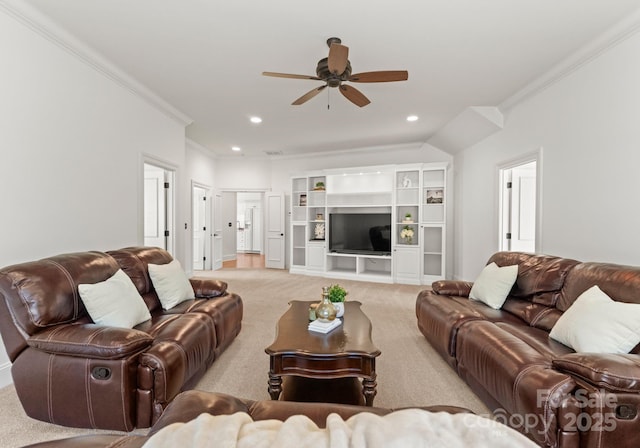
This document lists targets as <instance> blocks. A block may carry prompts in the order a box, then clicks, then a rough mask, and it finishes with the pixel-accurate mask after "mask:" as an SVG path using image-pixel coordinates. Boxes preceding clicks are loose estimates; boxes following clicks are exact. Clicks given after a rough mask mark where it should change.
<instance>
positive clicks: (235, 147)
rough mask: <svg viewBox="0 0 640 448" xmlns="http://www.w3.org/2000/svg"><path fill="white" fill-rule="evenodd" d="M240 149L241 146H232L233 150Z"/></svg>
mask: <svg viewBox="0 0 640 448" xmlns="http://www.w3.org/2000/svg"><path fill="white" fill-rule="evenodd" d="M240 150H241V148H240V147H239V146H232V147H231V151H236V152H237V151H240Z"/></svg>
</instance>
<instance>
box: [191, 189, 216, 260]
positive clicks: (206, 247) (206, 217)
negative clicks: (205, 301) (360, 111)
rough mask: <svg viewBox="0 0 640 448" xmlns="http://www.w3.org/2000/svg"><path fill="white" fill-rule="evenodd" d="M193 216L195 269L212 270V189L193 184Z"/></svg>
mask: <svg viewBox="0 0 640 448" xmlns="http://www.w3.org/2000/svg"><path fill="white" fill-rule="evenodd" d="M191 215H192V216H191V218H192V221H191V222H192V223H193V224H192V232H193V238H192V251H191V253H192V254H193V269H194V270H198V271H202V270H210V269H211V263H212V257H211V234H212V232H211V231H212V229H211V189H210V188H209V187H207V186H205V185H199V184H197V183H195V182H194V183H192V184H191Z"/></svg>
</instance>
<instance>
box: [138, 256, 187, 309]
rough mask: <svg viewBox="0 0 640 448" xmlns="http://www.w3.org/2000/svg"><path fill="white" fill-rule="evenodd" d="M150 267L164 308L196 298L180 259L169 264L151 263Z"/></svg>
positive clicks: (152, 278) (150, 274)
mask: <svg viewBox="0 0 640 448" xmlns="http://www.w3.org/2000/svg"><path fill="white" fill-rule="evenodd" d="M148 267H149V277H151V282H152V283H153V288H154V289H155V290H156V293H157V294H158V299H160V303H161V304H162V308H163V309H165V310H169V309H171V308H173V307H174V306H176V305H177V304H179V303H180V302H184V301H185V300H189V299H194V298H195V293H194V292H193V287H192V286H191V283H190V282H189V278H188V277H187V275H186V274H185V273H184V271H183V270H182V266H181V265H180V262H179V261H178V260H173V261H171V262H170V263H167V264H152V263H149V265H148Z"/></svg>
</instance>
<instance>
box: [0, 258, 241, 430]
mask: <svg viewBox="0 0 640 448" xmlns="http://www.w3.org/2000/svg"><path fill="white" fill-rule="evenodd" d="M171 261H172V257H171V255H170V254H169V253H168V252H166V251H164V250H162V249H158V248H146V247H131V248H125V249H121V250H115V251H110V252H107V253H103V252H82V253H74V254H65V255H58V256H54V257H50V258H45V259H43V260H39V261H33V262H28V263H22V264H17V265H14V266H9V267H6V268H4V269H0V330H1V332H2V339H3V341H4V344H5V347H6V350H7V354H8V355H9V359H10V360H11V362H12V363H13V365H12V368H11V373H12V376H13V381H14V385H15V388H16V392H17V394H18V397H19V398H20V401H21V403H22V406H23V407H24V410H25V412H26V413H27V415H29V416H30V417H32V418H35V419H38V420H43V421H47V422H51V423H55V424H58V425H64V426H74V427H82V428H100V429H115V430H122V431H131V430H132V429H134V428H135V427H138V428H147V427H149V426H151V425H152V424H153V423H154V422H155V421H156V420H157V419H158V418H159V417H160V415H161V414H162V412H163V411H164V409H165V407H166V406H167V405H168V404H169V403H170V402H171V400H173V399H174V398H175V397H176V395H178V393H180V392H181V391H183V390H186V389H189V388H192V387H193V386H194V385H195V384H196V382H197V381H198V380H199V379H200V378H201V377H202V376H203V374H204V373H205V372H206V371H207V369H208V368H209V367H210V366H211V364H212V363H213V362H214V361H215V359H216V358H217V357H218V356H219V355H220V353H222V352H223V351H224V350H225V348H227V347H228V346H229V344H230V343H231V342H232V341H233V339H234V338H235V337H236V336H237V335H238V333H239V332H240V327H241V321H242V313H243V306H242V301H241V299H240V297H239V296H238V295H236V294H234V293H230V292H228V291H227V290H226V289H227V284H226V283H225V282H222V281H217V280H214V279H204V278H192V279H190V282H191V285H192V286H193V289H194V292H195V295H196V298H195V299H194V300H187V301H185V302H182V303H180V304H178V305H177V306H175V307H173V308H171V309H169V310H166V311H165V310H163V309H162V306H161V304H160V301H159V299H158V296H157V294H156V292H155V290H154V288H153V284H152V282H151V279H150V277H149V273H148V264H149V263H152V264H166V263H169V262H171ZM118 269H122V270H123V271H124V272H125V273H126V274H127V275H128V276H129V277H130V278H131V279H132V280H133V283H134V285H135V286H136V287H137V289H138V292H139V293H140V295H141V296H142V298H143V300H144V302H145V303H146V305H147V307H148V308H149V311H150V314H151V320H147V321H145V322H142V323H140V324H139V325H137V326H135V327H134V328H133V329H128V328H116V327H107V326H98V325H96V324H94V323H93V322H92V320H91V318H90V317H89V315H88V313H87V311H86V309H85V307H84V305H83V303H82V301H81V299H80V297H79V294H78V284H93V283H98V282H102V281H104V280H106V279H108V278H110V277H111V276H112V275H113V274H114V273H115V272H116V271H117V270H118Z"/></svg>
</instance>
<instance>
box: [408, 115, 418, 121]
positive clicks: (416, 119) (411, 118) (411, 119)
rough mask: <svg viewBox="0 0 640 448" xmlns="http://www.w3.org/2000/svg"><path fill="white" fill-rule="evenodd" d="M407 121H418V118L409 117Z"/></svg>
mask: <svg viewBox="0 0 640 448" xmlns="http://www.w3.org/2000/svg"><path fill="white" fill-rule="evenodd" d="M407 121H409V122H412V121H418V116H417V115H409V116H408V117H407Z"/></svg>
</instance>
